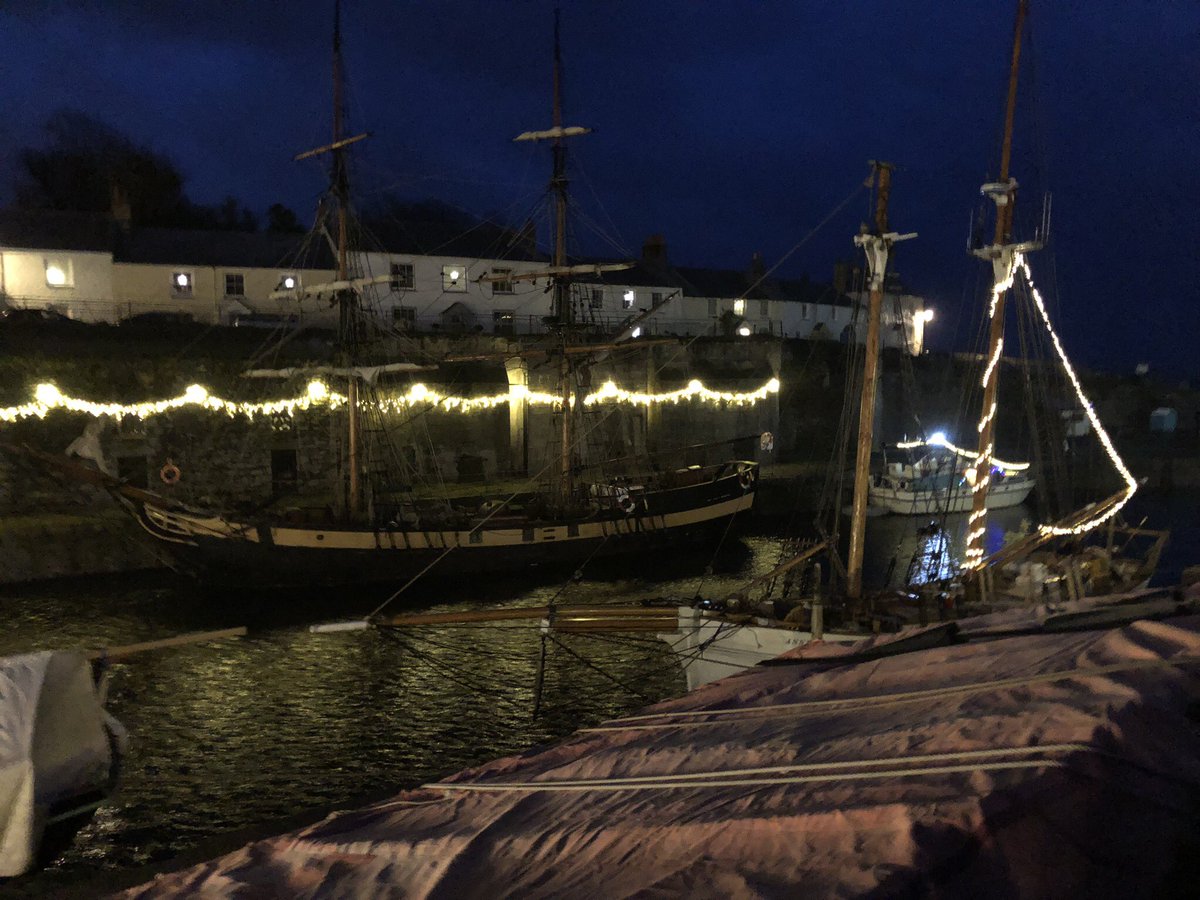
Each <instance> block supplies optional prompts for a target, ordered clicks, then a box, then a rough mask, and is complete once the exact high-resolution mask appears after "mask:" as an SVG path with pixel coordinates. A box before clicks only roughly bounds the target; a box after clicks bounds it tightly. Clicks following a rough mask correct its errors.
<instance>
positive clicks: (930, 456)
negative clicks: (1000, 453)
mask: <svg viewBox="0 0 1200 900" xmlns="http://www.w3.org/2000/svg"><path fill="white" fill-rule="evenodd" d="M920 446H921V447H922V449H923V450H924V452H922V453H921V454H920V455H919V456H917V457H916V458H915V459H913V460H911V461H902V462H894V461H893V462H889V461H888V459H887V451H886V448H885V451H884V463H883V472H881V473H879V474H876V475H875V476H874V477H873V478H872V479H871V488H870V492H869V494H868V497H869V504H870V505H871V506H872V507H875V508H876V509H884V510H887V511H888V512H890V513H895V514H897V515H902V516H940V515H944V514H946V513H961V512H968V511H969V510H970V509H971V503H972V501H973V496H972V492H971V481H970V479H971V478H973V477H974V473H973V472H972V471H970V466H969V464H968V462H967V459H968V458H969V456H970V454H965V453H963V452H956V451H959V448H957V447H954V446H953V445H952V444H950V443H949V442H948V441H947V440H946V437H945V435H943V434H941V432H938V433H935V434H933V435H931V436H930V438H929V440H928V442H922V443H921V445H920ZM895 449H896V450H898V451H901V452H905V451H907V452H910V453H911V451H912V447H911V445H905V444H898V445H896V448H895ZM989 477H990V478H991V484H990V487H989V490H988V493H987V508H988V509H1007V508H1009V507H1012V506H1020V505H1021V504H1022V503H1024V502H1025V501H1026V499H1028V497H1029V494H1030V492H1032V491H1033V488H1034V485H1035V483H1036V482H1035V479H1034V478H1033V477H1032V476H1031V475H1030V474H1029V463H1011V462H1004V461H1003V460H998V459H995V458H994V457H993V458H992V460H991V464H990V469H989Z"/></svg>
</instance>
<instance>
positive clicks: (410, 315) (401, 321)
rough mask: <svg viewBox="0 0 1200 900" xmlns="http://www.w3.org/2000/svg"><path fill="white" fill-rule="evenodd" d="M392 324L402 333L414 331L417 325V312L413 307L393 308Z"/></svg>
mask: <svg viewBox="0 0 1200 900" xmlns="http://www.w3.org/2000/svg"><path fill="white" fill-rule="evenodd" d="M392 324H393V325H395V326H396V327H397V328H399V329H400V330H401V331H412V330H413V328H414V327H416V324H417V311H416V310H415V309H413V308H412V307H411V306H393V307H392Z"/></svg>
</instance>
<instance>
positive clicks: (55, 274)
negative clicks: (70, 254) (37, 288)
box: [43, 256, 75, 288]
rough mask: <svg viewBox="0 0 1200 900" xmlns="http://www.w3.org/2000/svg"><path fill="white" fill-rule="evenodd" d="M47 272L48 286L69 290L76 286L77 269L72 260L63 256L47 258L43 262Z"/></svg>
mask: <svg viewBox="0 0 1200 900" xmlns="http://www.w3.org/2000/svg"><path fill="white" fill-rule="evenodd" d="M43 263H44V267H45V270H46V286H47V287H52V288H69V287H74V286H75V269H74V267H73V266H72V265H71V260H69V259H66V258H64V257H61V256H47V257H46V258H45V260H43Z"/></svg>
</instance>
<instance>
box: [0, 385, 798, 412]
mask: <svg viewBox="0 0 1200 900" xmlns="http://www.w3.org/2000/svg"><path fill="white" fill-rule="evenodd" d="M777 393H779V379H778V378H772V379H770V380H769V381H767V382H766V383H765V384H763V385H762V386H761V387H759V388H758V389H756V390H753V391H716V390H712V389H711V388H708V387H705V386H704V384H703V383H701V382H700V381H698V380H692V381H690V382H688V384H687V386H685V387H682V388H680V389H678V390H675V391H666V392H663V393H645V392H641V391H627V390H625V389H624V388H620V387H617V385H616V384H615V383H613V382H611V381H606V382H605V383H604V384H603V385H601V387H600V389H599V390H597V391H594V392H592V393H590V394H587V395H586V396H584V397H582V398H581V399H579V400H576V398H574V397H572V403H573V404H574V403H582V404H583V405H584V406H593V405H596V404H600V403H624V404H627V405H630V406H650V405H652V404H656V403H673V404H678V403H684V402H691V401H700V402H704V403H710V404H720V405H727V406H751V405H753V404H755V403H759V402H761V401H763V400H766V399H767V398H768V397H769V396H771V395H772V394H777ZM346 402H347V397H346V395H345V394H341V393H338V392H337V391H334V390H331V389H330V388H329V386H328V385H327V384H325V382H323V381H310V382H309V383H308V387H307V388H306V389H305V391H304V393H302V394H300V395H299V396H296V397H283V398H280V399H277V400H266V401H262V402H249V401H236V400H226V399H224V398H222V397H217V396H215V395H214V394H211V393H210V392H209V391H208V389H207V388H204V387H202V386H201V385H198V384H193V385H191V386H190V387H189V388H188V389H187V390H185V391H184V392H183V393H182V394H180V395H179V396H178V397H171V398H168V399H165V400H149V401H143V402H141V403H115V402H107V403H96V402H93V401H91V400H82V399H80V398H78V397H70V396H67V395H66V394H64V393H62V391H60V390H59V389H58V388H57V387H56V386H55V385H53V384H48V383H42V384H39V385H38V386H37V387H36V389H35V390H34V394H33V399H32V400H31V401H30V402H28V403H24V404H21V405H19V406H10V407H6V408H0V422H6V423H12V422H16V421H18V420H21V419H28V418H44V417H45V416H47V415H48V414H49V413H51V412H53V411H54V410H68V411H70V412H78V413H86V414H87V415H90V416H95V417H99V416H112V417H114V418H124V417H126V416H132V417H134V418H137V419H147V418H150V417H151V416H156V415H161V414H163V413H167V412H170V411H172V410H177V409H182V408H184V407H197V408H200V409H206V410H209V411H211V412H218V413H224V414H225V415H228V416H230V417H236V416H245V417H246V418H250V419H253V418H255V417H256V416H277V415H286V416H288V417H292V416H295V415H296V414H297V413H300V412H303V411H305V410H309V409H312V408H314V407H328V408H330V409H336V408H338V407H340V406H343V405H344V404H345V403H346ZM508 403H529V404H531V405H534V406H551V407H554V406H558V407H561V406H562V397H561V396H560V395H558V394H549V393H545V392H542V391H532V390H529V388H527V387H526V386H524V385H512V386H511V387H509V389H508V390H507V391H505V392H504V393H499V394H491V395H483V396H476V397H460V396H456V395H453V394H444V393H441V392H440V391H437V390H434V389H433V388H431V387H428V386H427V385H424V384H414V385H412V386H411V387H409V389H408V390H407V391H402V392H396V393H392V394H385V395H384V396H382V397H381V398H380V402H379V405H380V407H381V408H382V409H383V410H385V411H404V410H411V409H414V408H421V407H423V408H426V409H429V408H436V409H440V410H443V411H445V412H453V413H472V412H479V411H481V410H488V409H494V408H496V407H498V406H503V405H505V404H508Z"/></svg>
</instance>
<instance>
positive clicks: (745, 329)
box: [738, 325, 750, 337]
mask: <svg viewBox="0 0 1200 900" xmlns="http://www.w3.org/2000/svg"><path fill="white" fill-rule="evenodd" d="M738 334H740V335H741V336H742V337H749V336H750V326H749V325H742V326H741V327H739V328H738Z"/></svg>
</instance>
